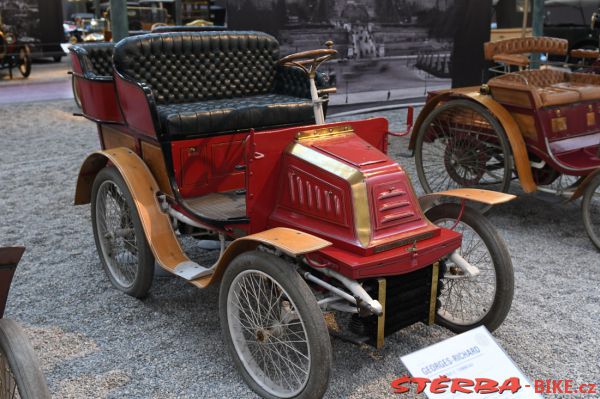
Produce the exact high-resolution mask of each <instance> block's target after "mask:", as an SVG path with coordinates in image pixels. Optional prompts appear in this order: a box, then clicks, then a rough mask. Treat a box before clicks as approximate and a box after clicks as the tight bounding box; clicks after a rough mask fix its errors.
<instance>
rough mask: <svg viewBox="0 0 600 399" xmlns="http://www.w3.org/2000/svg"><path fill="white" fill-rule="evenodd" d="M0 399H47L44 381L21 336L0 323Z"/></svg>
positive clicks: (4, 321)
mask: <svg viewBox="0 0 600 399" xmlns="http://www.w3.org/2000/svg"><path fill="white" fill-rule="evenodd" d="M0 398H6V399H13V398H22V399H50V392H49V391H48V386H47V385H46V379H45V378H44V374H43V373H42V370H41V369H40V365H39V362H38V359H37V356H36V355H35V353H34V351H33V348H32V347H31V344H30V343H29V340H28V339H27V336H26V335H25V332H24V331H23V329H22V328H21V326H19V325H18V324H17V323H16V322H14V321H12V320H10V319H0Z"/></svg>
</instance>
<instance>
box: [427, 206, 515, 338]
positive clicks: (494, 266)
mask: <svg viewBox="0 0 600 399" xmlns="http://www.w3.org/2000/svg"><path fill="white" fill-rule="evenodd" d="M426 216H427V218H428V219H429V220H430V221H431V222H433V223H435V224H436V225H438V226H440V227H444V228H447V229H453V230H455V231H457V232H459V233H461V234H462V245H461V248H460V249H458V253H459V254H460V255H461V256H462V257H463V258H464V259H465V260H466V261H467V262H469V264H471V265H472V266H474V267H476V268H477V269H478V270H479V274H478V275H476V276H473V277H470V276H468V275H466V274H465V273H464V272H463V270H462V269H461V268H460V267H458V266H457V265H455V264H454V263H453V262H451V261H450V259H446V260H445V261H444V262H442V264H443V267H442V268H441V273H443V274H442V278H441V280H440V281H441V288H440V295H439V301H440V302H439V306H438V309H437V317H436V322H437V324H439V325H442V326H444V327H446V328H448V329H449V330H451V331H453V332H456V333H461V332H464V331H467V330H470V329H472V328H475V327H478V326H481V325H484V326H486V327H487V329H488V330H490V331H494V330H495V329H496V328H498V327H499V326H500V325H501V324H502V322H503V321H504V319H505V318H506V316H507V315H508V312H509V310H510V306H511V304H512V299H513V293H514V272H513V267H512V261H511V258H510V254H509V252H508V249H507V248H506V244H505V243H504V240H503V239H502V238H501V237H500V236H499V235H498V232H497V231H496V229H495V228H494V226H493V225H492V223H491V222H490V221H489V220H488V219H486V218H485V217H484V216H483V215H482V214H481V213H480V212H478V211H476V210H475V209H472V208H469V207H466V206H465V207H464V209H463V210H462V215H461V205H459V204H442V205H438V206H436V207H434V208H431V209H430V210H428V211H427V213H426ZM459 219H460V220H459ZM457 220H459V221H458V222H457Z"/></svg>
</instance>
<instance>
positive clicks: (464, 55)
mask: <svg viewBox="0 0 600 399" xmlns="http://www.w3.org/2000/svg"><path fill="white" fill-rule="evenodd" d="M451 18H452V19H453V21H454V22H453V23H454V26H456V27H457V28H456V32H455V34H454V49H453V52H452V87H465V86H474V85H479V84H481V83H483V82H485V81H487V68H488V66H489V65H488V63H487V62H486V61H485V60H484V58H483V43H485V42H487V41H489V40H490V24H491V21H492V0H456V8H455V14H454V15H453V16H452V17H451Z"/></svg>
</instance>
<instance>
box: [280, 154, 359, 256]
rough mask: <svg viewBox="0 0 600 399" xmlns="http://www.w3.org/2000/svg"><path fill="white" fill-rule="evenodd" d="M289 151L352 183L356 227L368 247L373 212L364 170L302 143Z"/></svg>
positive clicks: (357, 233)
mask: <svg viewBox="0 0 600 399" xmlns="http://www.w3.org/2000/svg"><path fill="white" fill-rule="evenodd" d="M287 152H288V153H290V154H291V155H293V156H295V157H298V158H300V159H302V160H303V161H305V162H307V163H309V164H311V165H315V166H317V167H319V168H321V169H323V170H324V171H326V172H329V173H332V174H334V175H336V176H338V177H340V178H342V179H344V180H346V181H347V182H348V183H349V184H350V191H351V192H352V209H353V213H354V228H355V229H356V235H357V237H358V240H359V242H360V244H361V246H362V247H364V248H366V247H367V246H368V245H369V243H370V241H371V214H370V212H369V199H368V195H367V184H366V179H365V176H364V175H363V174H362V172H361V171H360V170H359V169H357V168H354V167H352V166H350V165H347V164H345V163H343V162H341V161H338V160H337V159H335V158H333V157H331V156H329V155H325V154H322V153H320V152H318V151H315V150H313V149H312V148H310V147H307V146H305V145H303V144H300V143H292V144H290V146H288V149H287Z"/></svg>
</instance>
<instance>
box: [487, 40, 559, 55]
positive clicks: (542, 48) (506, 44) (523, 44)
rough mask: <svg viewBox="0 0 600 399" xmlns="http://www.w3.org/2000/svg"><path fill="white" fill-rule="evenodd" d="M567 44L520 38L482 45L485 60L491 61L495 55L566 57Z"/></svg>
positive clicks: (557, 41)
mask: <svg viewBox="0 0 600 399" xmlns="http://www.w3.org/2000/svg"><path fill="white" fill-rule="evenodd" d="M568 49H569V42H568V41H567V40H565V39H559V38H556V37H544V36H539V37H520V38H516V39H506V40H498V41H496V42H487V43H485V44H484V45H483V53H484V55H485V59H486V60H490V61H491V60H493V58H494V55H497V54H525V53H548V54H553V55H566V54H567V51H568Z"/></svg>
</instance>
